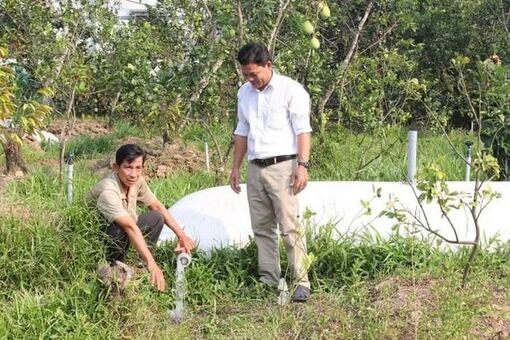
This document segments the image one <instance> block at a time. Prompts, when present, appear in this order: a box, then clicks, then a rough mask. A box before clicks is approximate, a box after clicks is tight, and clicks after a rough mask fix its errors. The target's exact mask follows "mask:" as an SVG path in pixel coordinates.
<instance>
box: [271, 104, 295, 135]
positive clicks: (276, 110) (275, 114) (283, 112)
mask: <svg viewBox="0 0 510 340" xmlns="http://www.w3.org/2000/svg"><path fill="white" fill-rule="evenodd" d="M289 123H290V120H289V114H288V110H287V107H286V106H285V105H275V106H274V107H273V108H272V109H271V110H270V111H269V112H268V114H267V120H266V125H267V128H268V129H270V130H284V129H287V128H288V126H289Z"/></svg>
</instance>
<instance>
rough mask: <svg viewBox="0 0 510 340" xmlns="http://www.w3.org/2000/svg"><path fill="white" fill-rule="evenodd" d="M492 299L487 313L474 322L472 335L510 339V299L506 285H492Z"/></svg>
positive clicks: (484, 337)
mask: <svg viewBox="0 0 510 340" xmlns="http://www.w3.org/2000/svg"><path fill="white" fill-rule="evenodd" d="M490 288H492V289H490V290H491V291H492V299H491V300H490V301H488V305H489V308H487V312H486V314H485V315H483V316H480V317H478V318H477V319H476V320H475V322H474V325H475V326H474V329H473V331H472V335H473V336H474V337H476V338H479V339H480V338H481V339H498V340H499V339H510V301H508V299H507V298H506V297H505V295H506V294H507V292H508V290H507V288H504V287H490Z"/></svg>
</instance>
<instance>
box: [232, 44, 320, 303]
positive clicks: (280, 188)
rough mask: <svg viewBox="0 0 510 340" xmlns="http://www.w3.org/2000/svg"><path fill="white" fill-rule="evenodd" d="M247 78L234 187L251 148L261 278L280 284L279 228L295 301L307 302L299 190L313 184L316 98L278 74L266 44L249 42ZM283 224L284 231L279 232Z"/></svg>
mask: <svg viewBox="0 0 510 340" xmlns="http://www.w3.org/2000/svg"><path fill="white" fill-rule="evenodd" d="M237 60H238V61H239V63H240V65H241V72H242V74H243V76H244V77H245V78H246V80H247V82H246V83H245V84H244V85H243V86H241V88H240V89H239V91H238V94H237V105H238V109H237V110H238V112H237V114H238V123H237V128H236V130H235V132H234V160H233V166H232V172H231V174H230V186H231V188H232V190H234V191H235V192H236V193H239V192H240V191H241V187H240V183H239V171H240V167H241V164H242V162H243V158H244V156H245V154H246V152H248V161H249V164H248V183H247V188H248V189H247V190H248V204H249V207H250V217H251V224H252V229H253V234H254V235H255V242H256V244H257V249H258V268H259V275H260V280H261V281H262V282H263V283H265V284H268V285H270V286H277V285H278V282H279V279H280V275H281V268H280V254H279V249H278V248H279V247H278V231H279V234H280V235H281V237H282V239H283V241H284V244H285V250H286V251H287V255H288V258H289V262H290V266H291V269H292V275H293V278H294V280H295V282H296V283H297V287H296V289H295V291H294V293H293V295H292V300H293V301H295V302H306V301H307V300H308V298H309V296H310V282H309V281H308V274H307V272H306V265H305V258H306V238H305V234H304V232H303V231H302V230H300V227H299V223H298V214H299V211H298V201H297V194H298V193H299V192H301V191H302V190H303V189H304V188H305V187H306V184H307V182H308V167H309V163H308V160H309V156H310V132H311V131H312V129H311V127H310V96H309V95H308V93H307V92H306V90H305V89H304V88H303V86H301V84H299V83H298V82H296V81H294V80H292V79H290V78H288V77H285V76H283V75H279V74H277V73H276V72H275V71H274V70H273V63H272V60H271V56H270V54H269V51H268V50H267V48H266V46H264V45H262V44H260V43H249V44H247V45H245V46H244V47H242V48H241V50H240V51H239V54H238V56H237ZM278 227H279V230H278Z"/></svg>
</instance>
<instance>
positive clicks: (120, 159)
mask: <svg viewBox="0 0 510 340" xmlns="http://www.w3.org/2000/svg"><path fill="white" fill-rule="evenodd" d="M140 156H141V157H143V158H142V160H143V163H145V158H146V157H147V151H145V150H144V149H142V148H141V147H139V146H138V145H136V144H124V145H122V146H121V147H120V148H119V149H118V150H117V152H116V153H115V163H117V165H121V164H122V163H124V161H127V162H128V163H131V162H133V161H134V160H135V159H136V158H138V157H140Z"/></svg>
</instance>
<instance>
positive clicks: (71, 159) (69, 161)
mask: <svg viewBox="0 0 510 340" xmlns="http://www.w3.org/2000/svg"><path fill="white" fill-rule="evenodd" d="M73 175H74V154H73V153H72V152H71V153H70V154H69V156H67V202H68V203H71V202H72V201H73Z"/></svg>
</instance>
